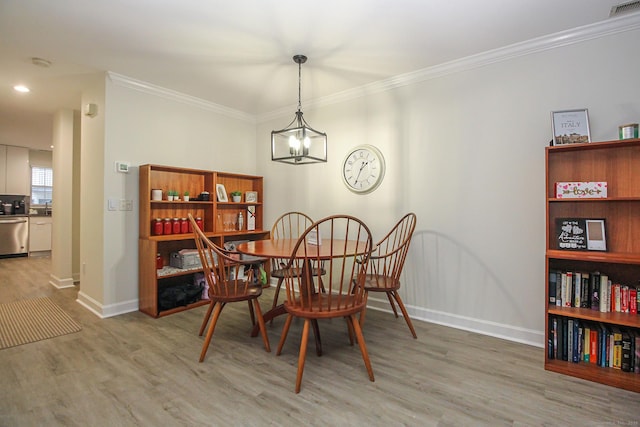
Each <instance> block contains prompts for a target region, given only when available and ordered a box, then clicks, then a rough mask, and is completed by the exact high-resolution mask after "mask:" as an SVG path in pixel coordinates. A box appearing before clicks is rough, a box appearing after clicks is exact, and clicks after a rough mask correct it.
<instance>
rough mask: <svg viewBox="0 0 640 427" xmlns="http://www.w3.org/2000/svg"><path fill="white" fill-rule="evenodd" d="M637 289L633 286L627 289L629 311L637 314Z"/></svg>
mask: <svg viewBox="0 0 640 427" xmlns="http://www.w3.org/2000/svg"><path fill="white" fill-rule="evenodd" d="M637 298H638V291H637V290H636V289H634V288H630V289H629V313H631V314H638V303H637Z"/></svg>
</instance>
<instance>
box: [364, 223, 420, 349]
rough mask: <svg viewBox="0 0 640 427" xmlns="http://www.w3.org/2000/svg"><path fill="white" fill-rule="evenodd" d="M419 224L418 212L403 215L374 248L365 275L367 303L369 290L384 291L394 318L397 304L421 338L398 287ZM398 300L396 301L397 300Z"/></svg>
mask: <svg viewBox="0 0 640 427" xmlns="http://www.w3.org/2000/svg"><path fill="white" fill-rule="evenodd" d="M415 227H416V215H415V214H414V213H408V214H406V215H405V216H403V217H402V218H401V219H400V220H399V221H398V222H397V223H396V225H394V226H393V228H392V229H391V231H389V232H388V233H387V235H386V236H384V237H383V238H382V240H380V241H379V242H378V243H377V244H376V245H375V246H374V247H373V250H372V251H371V256H370V258H369V264H368V267H367V273H366V275H365V277H364V291H365V296H364V298H365V304H366V302H367V300H368V298H369V293H370V292H384V293H385V294H386V295H387V299H388V300H389V303H390V304H391V308H392V309H393V313H394V315H395V317H396V318H397V317H398V310H397V309H396V303H397V304H398V307H400V310H401V311H402V315H403V316H404V320H405V321H406V322H407V326H409V330H410V331H411V335H413V338H418V336H417V335H416V331H415V329H414V328H413V324H412V323H411V319H410V318H409V315H408V314H407V309H406V308H405V306H404V304H403V302H402V298H400V294H399V293H398V290H399V289H400V275H401V274H402V269H403V268H404V262H405V260H406V258H407V253H408V252H409V246H410V244H411V237H412V236H413V232H414V230H415ZM394 300H395V303H394ZM365 314H366V311H363V312H362V313H361V314H360V326H364V319H365Z"/></svg>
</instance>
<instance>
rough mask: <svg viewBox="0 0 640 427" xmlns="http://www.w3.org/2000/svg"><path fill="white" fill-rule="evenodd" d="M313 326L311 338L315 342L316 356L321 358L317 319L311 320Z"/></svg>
mask: <svg viewBox="0 0 640 427" xmlns="http://www.w3.org/2000/svg"><path fill="white" fill-rule="evenodd" d="M311 326H313V336H314V338H315V341H316V354H317V355H318V356H322V341H321V340H320V328H319V327H318V319H313V320H311Z"/></svg>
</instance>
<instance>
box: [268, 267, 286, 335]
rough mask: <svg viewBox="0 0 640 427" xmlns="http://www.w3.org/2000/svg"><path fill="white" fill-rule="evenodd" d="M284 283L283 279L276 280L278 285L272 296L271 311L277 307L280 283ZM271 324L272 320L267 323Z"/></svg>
mask: <svg viewBox="0 0 640 427" xmlns="http://www.w3.org/2000/svg"><path fill="white" fill-rule="evenodd" d="M283 281H284V277H280V278H279V279H278V284H277V285H276V293H275V295H274V296H273V304H272V305H271V309H272V310H273V309H274V308H276V306H277V305H278V296H279V295H280V288H281V287H282V282H283ZM269 323H271V324H273V319H271V321H270V322H269Z"/></svg>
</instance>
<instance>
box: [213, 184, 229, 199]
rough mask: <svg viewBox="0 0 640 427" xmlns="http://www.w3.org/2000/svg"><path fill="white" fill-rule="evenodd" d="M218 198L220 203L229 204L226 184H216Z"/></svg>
mask: <svg viewBox="0 0 640 427" xmlns="http://www.w3.org/2000/svg"><path fill="white" fill-rule="evenodd" d="M216 196H217V198H218V201H219V202H228V201H229V199H228V197H227V189H226V188H224V184H216Z"/></svg>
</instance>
